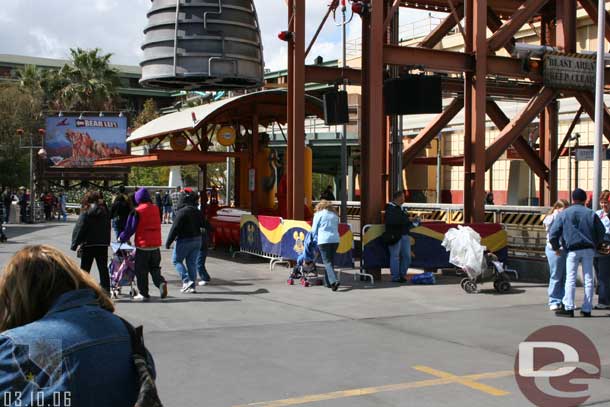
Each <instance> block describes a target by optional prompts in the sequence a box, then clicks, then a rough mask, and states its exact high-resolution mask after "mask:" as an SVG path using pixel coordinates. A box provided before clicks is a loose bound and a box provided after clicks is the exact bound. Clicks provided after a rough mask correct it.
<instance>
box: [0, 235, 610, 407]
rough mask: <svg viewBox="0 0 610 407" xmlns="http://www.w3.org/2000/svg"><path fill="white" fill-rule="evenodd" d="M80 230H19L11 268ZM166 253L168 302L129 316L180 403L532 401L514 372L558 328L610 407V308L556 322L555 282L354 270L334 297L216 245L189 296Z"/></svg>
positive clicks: (0, 256) (9, 248) (163, 390)
mask: <svg viewBox="0 0 610 407" xmlns="http://www.w3.org/2000/svg"><path fill="white" fill-rule="evenodd" d="M72 227H73V223H68V224H58V223H55V224H50V225H35V226H23V227H10V226H9V232H8V234H9V238H10V242H9V243H7V244H0V264H1V265H4V264H5V263H6V261H7V260H8V259H9V258H10V256H11V253H13V252H14V251H15V250H17V249H19V248H20V247H22V246H23V245H26V244H34V243H48V244H51V245H54V246H56V247H58V248H60V249H62V250H65V251H67V250H68V247H69V239H70V234H71V231H72ZM166 227H167V226H164V229H165V230H164V234H166V233H167V230H166ZM162 255H163V263H162V265H163V274H164V276H165V277H166V278H167V279H168V280H169V282H170V295H169V298H168V299H166V300H164V301H160V300H159V299H158V298H154V299H153V301H152V302H150V303H132V302H131V301H130V300H129V299H127V298H125V299H120V300H118V301H117V310H118V313H119V314H120V315H121V316H123V317H125V318H127V319H128V320H130V321H132V322H133V323H134V324H144V328H145V340H146V344H147V346H148V348H149V349H150V351H151V352H152V354H153V355H154V358H155V360H156V365H157V372H158V378H157V384H158V386H159V390H160V394H161V397H162V399H163V401H164V403H165V405H166V406H168V407H172V406H194V405H205V406H208V407H214V406H223V407H232V406H259V407H260V406H265V407H271V406H274V407H279V406H288V405H302V406H329V407H340V406H341V407H343V406H350V407H360V406H362V407H364V406H370V407H378V406H406V405H412V406H444V405H451V406H468V407H473V406H490V405H495V406H507V407H508V406H516V405H519V406H520V405H530V404H529V402H528V401H527V399H526V398H525V397H524V396H523V395H522V394H521V392H520V391H519V388H518V387H517V385H516V382H515V379H514V377H513V366H514V360H515V353H516V350H517V347H518V345H519V343H520V342H521V341H523V340H524V339H525V338H526V337H527V336H528V335H529V334H531V333H532V332H534V331H535V330H537V329H539V328H541V327H544V326H548V325H556V324H562V325H567V326H571V327H574V328H577V329H579V330H581V331H582V332H584V333H585V334H586V335H587V336H588V337H589V338H590V339H591V340H592V341H593V343H594V344H595V345H596V347H597V349H598V351H599V354H600V357H601V359H602V365H603V369H602V378H601V380H599V381H597V382H596V383H595V385H594V386H593V387H592V397H591V398H590V399H589V401H588V402H587V404H588V405H610V324H609V323H610V319H608V314H609V313H608V312H601V311H594V316H595V317H596V318H591V319H583V318H574V319H560V318H557V317H555V316H554V315H553V314H552V313H551V312H549V311H548V310H547V308H546V306H545V303H546V287H545V286H543V285H535V284H527V283H520V282H516V283H514V285H513V286H514V290H513V292H512V293H510V294H506V295H497V294H496V293H495V292H494V291H493V289H491V285H489V284H488V285H486V286H484V289H483V291H482V292H481V293H479V294H474V295H468V294H466V293H464V292H463V291H462V290H461V288H460V287H459V285H457V284H456V282H457V281H459V280H456V278H454V277H450V276H440V277H439V279H438V284H437V285H434V286H412V285H396V284H392V283H389V282H387V281H383V282H379V283H377V284H375V286H374V287H369V283H365V282H360V281H357V282H355V281H353V279H352V278H351V275H350V274H349V272H346V273H344V274H343V276H342V286H341V288H340V289H339V291H338V292H332V291H330V290H329V289H326V288H324V287H309V288H304V287H301V286H300V285H295V286H288V285H287V284H286V278H287V275H288V272H287V270H286V269H285V268H283V267H281V266H278V267H277V268H276V269H275V270H274V271H273V272H270V271H269V268H268V265H267V263H266V262H265V261H264V260H261V259H256V258H249V257H238V259H237V260H232V259H231V258H230V257H229V256H228V255H227V254H226V253H222V252H215V251H212V253H211V257H210V258H209V259H208V270H209V272H210V274H211V275H212V278H213V281H212V283H211V284H210V285H209V286H206V287H201V289H199V292H198V293H197V294H190V295H187V294H181V293H180V291H179V288H180V282H179V280H178V277H177V274H176V272H175V271H174V269H173V267H172V266H171V263H170V252H169V251H166V250H163V251H162ZM384 272H386V273H387V270H384ZM384 277H385V278H386V279H387V277H389V276H388V275H387V274H385V275H384ZM151 293H152V294H156V291H155V290H152V289H151ZM578 295H579V297H578V298H579V299H580V298H581V296H582V289H578Z"/></svg>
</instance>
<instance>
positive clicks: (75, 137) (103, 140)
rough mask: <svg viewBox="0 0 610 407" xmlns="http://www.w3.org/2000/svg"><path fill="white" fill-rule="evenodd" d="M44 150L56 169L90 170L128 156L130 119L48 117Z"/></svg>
mask: <svg viewBox="0 0 610 407" xmlns="http://www.w3.org/2000/svg"><path fill="white" fill-rule="evenodd" d="M46 128H47V134H46V137H45V143H44V145H45V146H44V147H45V149H46V150H47V157H48V158H49V160H50V161H51V162H52V163H53V167H63V168H87V167H92V166H93V162H94V161H95V160H98V159H100V158H106V157H110V156H113V155H117V154H118V155H120V154H127V143H126V139H127V118H126V117H98V116H82V117H58V116H54V117H47V121H46Z"/></svg>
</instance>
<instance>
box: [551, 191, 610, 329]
mask: <svg viewBox="0 0 610 407" xmlns="http://www.w3.org/2000/svg"><path fill="white" fill-rule="evenodd" d="M586 200H587V194H586V192H585V191H583V190H582V189H580V188H576V189H575V190H574V192H572V201H573V202H574V204H573V205H572V206H570V207H569V208H567V209H566V210H564V211H563V212H561V214H560V215H559V216H558V217H557V219H555V221H554V222H553V225H552V226H551V230H550V232H549V242H550V243H551V246H552V248H553V250H555V252H556V253H557V255H558V256H559V255H560V244H559V239H561V241H562V242H563V247H564V249H565V250H566V251H567V253H568V255H567V263H566V286H565V295H564V297H563V308H562V309H559V310H557V311H555V315H557V316H560V317H570V318H571V317H573V316H574V296H575V294H576V275H577V273H578V265H579V264H582V271H583V276H584V280H585V281H584V283H585V298H584V302H583V305H582V308H581V309H580V313H581V315H582V316H584V317H590V316H591V309H592V308H593V304H592V302H593V293H594V288H593V257H595V251H596V249H597V247H598V246H599V245H600V244H601V243H602V241H603V238H604V233H605V231H606V229H605V228H604V226H603V224H602V222H601V221H600V219H599V217H598V216H597V215H596V214H595V213H594V212H593V211H592V210H591V209H589V208H586V207H585V201H586Z"/></svg>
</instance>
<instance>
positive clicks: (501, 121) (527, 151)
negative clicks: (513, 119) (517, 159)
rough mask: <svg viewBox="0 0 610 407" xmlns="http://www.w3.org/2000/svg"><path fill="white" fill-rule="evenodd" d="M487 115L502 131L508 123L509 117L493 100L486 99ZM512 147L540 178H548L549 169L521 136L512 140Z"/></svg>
mask: <svg viewBox="0 0 610 407" xmlns="http://www.w3.org/2000/svg"><path fill="white" fill-rule="evenodd" d="M487 116H489V118H490V119H491V121H492V122H494V124H495V125H496V127H497V128H498V130H500V131H502V130H503V129H504V128H505V127H506V126H508V124H509V123H510V119H509V118H508V117H507V116H506V115H505V114H504V112H503V111H502V109H500V106H498V105H497V104H496V102H494V101H493V100H487ZM513 147H514V148H515V150H517V152H518V153H519V156H521V158H523V159H524V160H525V162H526V163H527V164H528V165H529V166H530V168H531V169H532V171H534V172H535V173H536V175H538V176H539V177H540V178H543V179H548V175H549V169H548V167H547V166H546V165H545V164H544V162H543V161H542V160H541V159H540V157H539V156H538V154H537V153H536V151H534V149H533V148H532V147H530V146H529V144H527V141H526V140H525V139H524V138H523V137H517V138H516V139H515V141H514V142H513Z"/></svg>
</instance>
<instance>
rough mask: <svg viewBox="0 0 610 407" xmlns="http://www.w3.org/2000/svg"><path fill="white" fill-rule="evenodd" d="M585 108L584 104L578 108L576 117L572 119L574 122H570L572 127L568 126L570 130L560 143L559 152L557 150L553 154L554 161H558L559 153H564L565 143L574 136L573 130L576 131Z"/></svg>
mask: <svg viewBox="0 0 610 407" xmlns="http://www.w3.org/2000/svg"><path fill="white" fill-rule="evenodd" d="M583 110H584V109H583V107H582V106H580V107H579V108H578V111H577V112H576V115H575V116H574V119H572V123H570V127H568V131H567V132H566V135H565V137H564V138H563V141H562V142H561V144H560V145H559V148H558V149H557V152H555V155H554V156H553V161H556V160H557V159H558V158H559V155H560V154H563V148H564V147H565V145H566V143H567V142H568V140H569V139H570V137H572V132H573V131H574V128H575V127H576V125H577V124H578V122H580V115H581V114H582V112H583Z"/></svg>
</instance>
